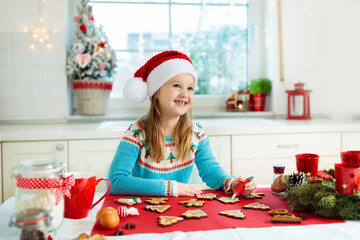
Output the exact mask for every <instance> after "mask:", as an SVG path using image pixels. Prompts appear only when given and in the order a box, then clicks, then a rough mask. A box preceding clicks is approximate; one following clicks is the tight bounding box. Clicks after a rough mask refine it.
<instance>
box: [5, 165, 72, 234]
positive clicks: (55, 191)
mask: <svg viewBox="0 0 360 240" xmlns="http://www.w3.org/2000/svg"><path fill="white" fill-rule="evenodd" d="M64 172H65V170H64V166H63V163H61V162H59V161H57V160H51V159H34V160H27V161H23V162H20V163H19V164H18V166H17V167H15V168H14V169H13V173H12V176H13V177H15V180H16V188H15V214H16V215H18V214H19V213H21V212H23V211H24V210H27V209H43V210H46V211H48V213H49V219H50V222H49V224H48V227H47V228H48V229H47V230H48V231H50V232H51V231H54V230H56V229H57V228H59V227H60V225H61V223H62V221H63V219H64V195H63V192H64V191H66V190H67V189H68V188H69V187H70V186H69V182H68V181H66V179H64V178H63V173H64Z"/></svg>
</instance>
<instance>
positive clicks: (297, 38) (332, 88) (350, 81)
mask: <svg viewBox="0 0 360 240" xmlns="http://www.w3.org/2000/svg"><path fill="white" fill-rule="evenodd" d="M359 9H360V1H359V0H342V1H338V0H282V26H283V29H282V32H283V51H284V77H285V81H286V83H285V84H279V83H278V84H277V86H276V91H277V92H274V93H273V97H274V110H275V112H276V113H286V106H287V102H286V101H287V99H286V96H287V95H286V94H285V93H284V91H285V89H293V88H294V87H293V84H294V83H295V82H298V81H302V82H304V83H305V84H306V85H305V88H307V89H311V90H313V92H312V93H311V100H310V102H311V111H312V113H314V114H328V115H344V114H345V115H346V114H355V115H359V113H360V107H359V106H358V103H359V102H360V94H359V89H360V74H359V72H360V66H359V63H360V59H359V56H360V24H359V23H360V14H359Z"/></svg>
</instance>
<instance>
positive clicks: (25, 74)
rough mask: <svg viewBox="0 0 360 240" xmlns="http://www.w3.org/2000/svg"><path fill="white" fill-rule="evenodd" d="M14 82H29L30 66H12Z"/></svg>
mask: <svg viewBox="0 0 360 240" xmlns="http://www.w3.org/2000/svg"><path fill="white" fill-rule="evenodd" d="M13 81H14V82H18V83H19V82H31V68H30V66H14V67H13Z"/></svg>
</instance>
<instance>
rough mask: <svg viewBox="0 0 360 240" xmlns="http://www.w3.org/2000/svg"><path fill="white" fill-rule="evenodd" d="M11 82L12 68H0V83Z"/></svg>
mask: <svg viewBox="0 0 360 240" xmlns="http://www.w3.org/2000/svg"><path fill="white" fill-rule="evenodd" d="M10 82H12V66H10V65H9V66H0V83H10Z"/></svg>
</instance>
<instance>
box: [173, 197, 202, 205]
mask: <svg viewBox="0 0 360 240" xmlns="http://www.w3.org/2000/svg"><path fill="white" fill-rule="evenodd" d="M179 204H185V206H187V207H202V206H204V204H205V201H199V200H197V199H196V198H193V199H190V200H187V201H181V202H179Z"/></svg>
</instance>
